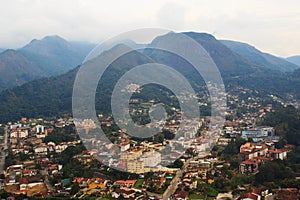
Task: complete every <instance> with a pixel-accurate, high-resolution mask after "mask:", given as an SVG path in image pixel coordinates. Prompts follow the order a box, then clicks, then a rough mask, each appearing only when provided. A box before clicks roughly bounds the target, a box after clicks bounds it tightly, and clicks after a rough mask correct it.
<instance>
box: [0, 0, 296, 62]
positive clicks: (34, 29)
mask: <svg viewBox="0 0 300 200" xmlns="http://www.w3.org/2000/svg"><path fill="white" fill-rule="evenodd" d="M1 5H2V6H1V8H0V13H1V14H0V16H1V18H0V26H1V27H3V30H4V31H1V33H0V48H12V49H15V48H20V47H22V46H24V45H25V44H27V43H29V42H30V41H31V40H32V39H41V38H43V37H44V36H47V35H59V36H61V37H63V38H65V39H67V40H68V41H87V42H91V43H95V44H97V43H99V42H101V41H103V40H105V39H106V38H110V37H113V36H114V35H117V34H119V33H121V32H126V31H129V30H133V29H139V28H151V27H160V28H166V29H170V30H174V31H176V32H182V31H195V32H205V33H210V34H213V35H214V36H215V37H216V38H217V39H226V40H235V41H240V42H245V43H248V44H251V45H253V46H255V47H256V48H258V49H260V50H262V51H264V52H268V53H271V54H274V55H277V56H280V57H288V56H293V55H300V12H299V9H300V2H299V1H296V0H287V1H284V2H282V1H280V2H278V1H276V2H275V1H265V2H264V3H263V6H262V2H261V1H258V0H252V1H250V0H245V1H243V3H241V2H240V1H237V0H226V1H225V0H218V1H217V0H213V1H207V0H200V1H197V0H189V1H185V2H182V1H179V0H167V1H165V0H154V1H146V0H132V1H116V0H113V1H110V2H107V1H95V0H90V1H83V0H76V1H71V0H64V1H57V0H51V1H50V0H44V1H39V0H32V1H29V0H16V1H7V0H1Z"/></svg>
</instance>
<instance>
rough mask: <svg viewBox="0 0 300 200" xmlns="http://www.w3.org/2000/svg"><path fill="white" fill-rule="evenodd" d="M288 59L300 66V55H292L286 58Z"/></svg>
mask: <svg viewBox="0 0 300 200" xmlns="http://www.w3.org/2000/svg"><path fill="white" fill-rule="evenodd" d="M286 60H287V61H289V62H291V63H294V64H295V65H298V66H300V56H291V57H288V58H286Z"/></svg>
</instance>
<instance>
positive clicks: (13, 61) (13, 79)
mask: <svg viewBox="0 0 300 200" xmlns="http://www.w3.org/2000/svg"><path fill="white" fill-rule="evenodd" d="M43 76H45V74H44V73H43V71H42V70H40V69H39V68H38V67H37V66H36V65H35V64H34V63H32V62H31V61H30V60H28V59H27V58H26V57H24V56H23V55H21V54H20V53H18V52H17V51H15V50H6V51H4V52H2V53H1V54H0V90H2V89H6V88H10V87H13V86H16V85H21V84H23V83H25V82H28V81H31V80H33V79H37V78H41V77H43Z"/></svg>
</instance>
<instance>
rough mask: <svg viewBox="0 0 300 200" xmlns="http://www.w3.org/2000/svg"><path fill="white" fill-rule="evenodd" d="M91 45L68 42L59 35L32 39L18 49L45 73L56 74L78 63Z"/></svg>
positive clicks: (90, 48)
mask: <svg viewBox="0 0 300 200" xmlns="http://www.w3.org/2000/svg"><path fill="white" fill-rule="evenodd" d="M93 47H94V45H92V44H88V43H80V42H73V43H72V42H68V41H66V40H64V39H63V38H61V37H59V36H47V37H45V38H43V39H42V40H32V41H31V42H30V43H29V44H27V45H26V46H24V47H23V48H21V49H19V50H18V51H19V52H20V53H21V54H23V55H24V56H25V57H26V58H27V59H29V60H31V61H32V62H33V63H35V64H36V65H37V66H38V67H40V69H41V70H43V71H44V72H45V73H46V74H47V75H58V74H62V73H64V72H66V71H68V70H70V69H73V68H74V67H76V66H78V65H80V64H81V62H82V61H83V59H84V58H85V56H86V55H87V54H88V53H89V52H90V51H91V50H92V48H93Z"/></svg>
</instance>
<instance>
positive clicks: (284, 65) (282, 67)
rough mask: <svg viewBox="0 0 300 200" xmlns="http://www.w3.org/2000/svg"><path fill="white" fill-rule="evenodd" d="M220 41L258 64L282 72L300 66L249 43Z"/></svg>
mask: <svg viewBox="0 0 300 200" xmlns="http://www.w3.org/2000/svg"><path fill="white" fill-rule="evenodd" d="M220 41H221V42H222V43H223V44H224V45H226V46H227V47H228V48H230V49H231V50H232V51H234V52H236V53H237V54H239V55H241V56H243V57H245V58H246V59H248V60H249V61H251V62H252V63H254V64H256V65H258V66H261V67H265V68H268V69H272V70H278V71H282V72H292V71H294V70H295V69H297V68H299V66H297V65H295V64H294V63H291V62H289V61H287V60H286V59H283V58H279V57H276V56H274V55H271V54H269V53H265V52H262V51H260V50H258V49H257V48H255V47H254V46H252V45H249V44H247V43H243V42H238V41H232V40H220Z"/></svg>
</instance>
